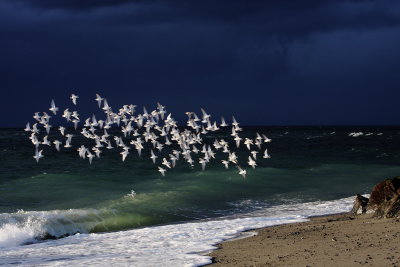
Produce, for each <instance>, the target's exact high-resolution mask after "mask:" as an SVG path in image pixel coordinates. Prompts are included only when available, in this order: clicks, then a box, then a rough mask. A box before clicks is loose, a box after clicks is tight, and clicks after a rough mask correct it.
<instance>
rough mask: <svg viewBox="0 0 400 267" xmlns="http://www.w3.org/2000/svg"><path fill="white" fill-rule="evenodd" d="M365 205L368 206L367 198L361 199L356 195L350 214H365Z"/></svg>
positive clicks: (360, 196)
mask: <svg viewBox="0 0 400 267" xmlns="http://www.w3.org/2000/svg"><path fill="white" fill-rule="evenodd" d="M367 205H368V198H366V197H363V196H362V195H360V194H357V195H356V200H355V201H354V204H353V209H352V210H351V213H352V214H353V215H356V214H362V213H366V212H367Z"/></svg>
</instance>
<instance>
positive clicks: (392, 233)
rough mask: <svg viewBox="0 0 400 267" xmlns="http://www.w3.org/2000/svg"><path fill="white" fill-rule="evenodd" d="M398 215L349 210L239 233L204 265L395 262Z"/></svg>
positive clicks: (399, 234) (399, 230) (399, 236)
mask: <svg viewBox="0 0 400 267" xmlns="http://www.w3.org/2000/svg"><path fill="white" fill-rule="evenodd" d="M399 226H400V220H399V219H398V218H392V219H377V218H373V217H372V215H371V214H365V215H357V216H352V215H351V214H350V213H339V214H331V215H322V216H313V217H310V218H309V221H306V222H300V223H289V224H282V225H276V226H270V227H265V228H259V229H253V230H249V231H245V232H257V235H252V236H248V237H242V238H234V239H230V240H226V241H224V242H222V243H220V244H218V245H217V249H216V250H213V251H212V252H211V253H208V254H207V256H210V257H212V263H211V264H208V265H209V266H213V267H218V266H221V267H222V266H364V265H365V266H400V255H399V254H398V244H400V227H399Z"/></svg>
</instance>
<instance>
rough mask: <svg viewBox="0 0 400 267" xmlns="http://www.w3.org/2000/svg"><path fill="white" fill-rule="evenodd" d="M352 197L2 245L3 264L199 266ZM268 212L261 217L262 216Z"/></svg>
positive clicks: (344, 207) (343, 206) (337, 208)
mask: <svg viewBox="0 0 400 267" xmlns="http://www.w3.org/2000/svg"><path fill="white" fill-rule="evenodd" d="M352 202H353V198H345V199H340V200H335V201H328V202H311V203H303V204H295V205H284V206H276V207H273V208H270V209H263V210H260V211H258V213H257V214H248V216H254V215H256V216H258V217H247V218H222V219H220V220H210V221H200V222H192V223H182V224H171V225H164V226H155V227H147V228H142V229H134V230H129V231H120V232H113V233H104V234H77V235H74V236H70V237H66V238H62V239H59V240H51V241H46V242H41V243H36V244H30V245H24V246H18V247H8V248H1V249H0V258H1V260H0V261H1V263H2V264H9V265H11V264H18V265H22V266H24V265H25V266H26V265H41V266H55V265H57V266H78V265H79V266H82V265H109V264H113V265H115V266H119V265H124V266H125V265H128V264H129V265H135V266H156V265H162V266H199V265H204V264H208V263H211V258H210V257H209V256H204V255H201V253H202V252H205V251H210V250H212V249H215V244H217V243H220V242H222V241H224V240H227V239H230V238H233V237H235V236H237V235H238V234H239V233H240V232H242V231H246V230H249V229H255V228H261V227H267V226H273V225H278V224H287V223H294V222H302V221H306V220H307V217H309V216H316V215H324V214H331V213H341V212H347V211H349V210H350V208H351V204H352ZM262 214H263V215H264V216H260V215H262Z"/></svg>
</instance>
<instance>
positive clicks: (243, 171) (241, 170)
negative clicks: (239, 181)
mask: <svg viewBox="0 0 400 267" xmlns="http://www.w3.org/2000/svg"><path fill="white" fill-rule="evenodd" d="M237 167H238V169H239V174H240V175H241V176H243V178H246V170H243V169H242V168H240V166H237Z"/></svg>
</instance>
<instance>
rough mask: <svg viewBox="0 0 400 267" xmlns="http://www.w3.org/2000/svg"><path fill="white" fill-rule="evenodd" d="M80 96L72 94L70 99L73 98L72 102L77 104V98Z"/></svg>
mask: <svg viewBox="0 0 400 267" xmlns="http://www.w3.org/2000/svg"><path fill="white" fill-rule="evenodd" d="M78 98H79V96H77V95H74V94H72V95H71V96H70V99H71V100H72V103H74V105H76V100H77V99H78Z"/></svg>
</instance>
